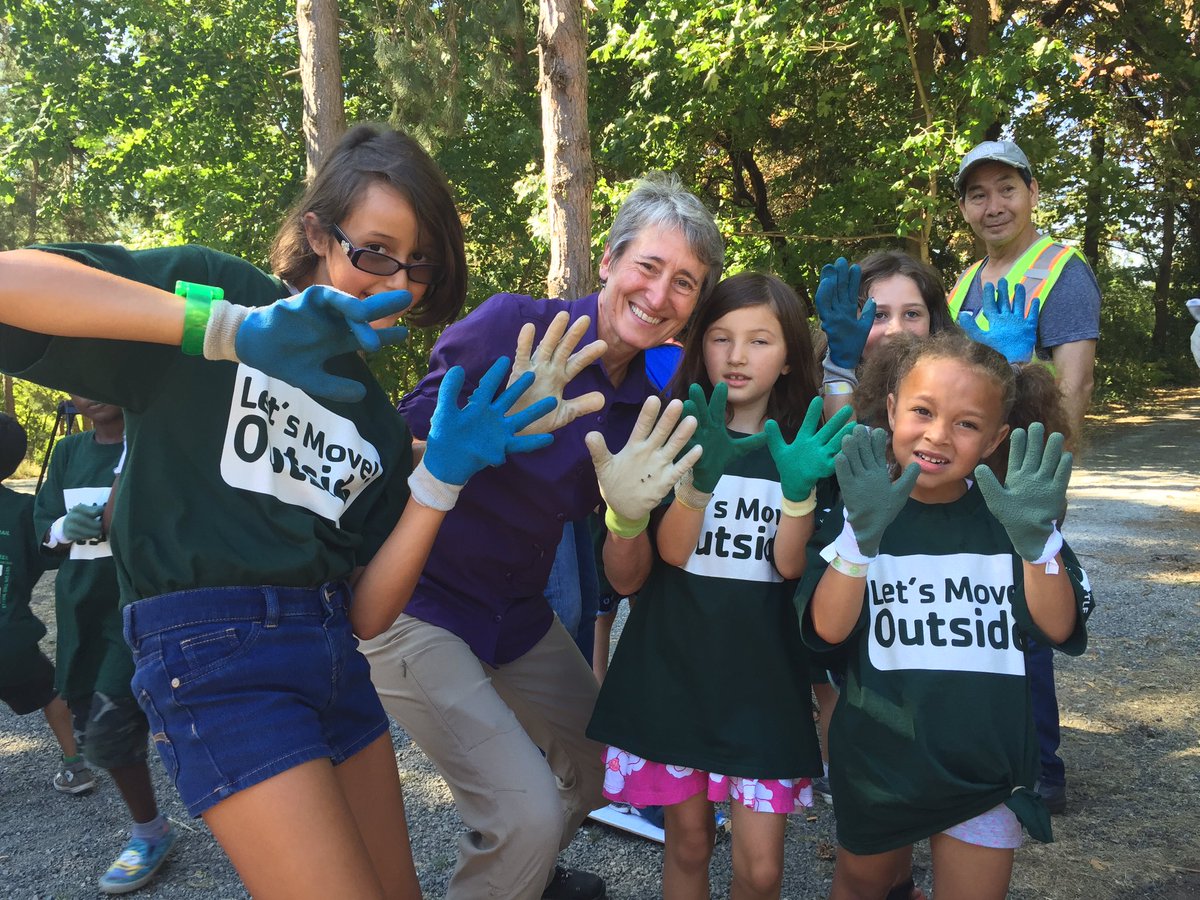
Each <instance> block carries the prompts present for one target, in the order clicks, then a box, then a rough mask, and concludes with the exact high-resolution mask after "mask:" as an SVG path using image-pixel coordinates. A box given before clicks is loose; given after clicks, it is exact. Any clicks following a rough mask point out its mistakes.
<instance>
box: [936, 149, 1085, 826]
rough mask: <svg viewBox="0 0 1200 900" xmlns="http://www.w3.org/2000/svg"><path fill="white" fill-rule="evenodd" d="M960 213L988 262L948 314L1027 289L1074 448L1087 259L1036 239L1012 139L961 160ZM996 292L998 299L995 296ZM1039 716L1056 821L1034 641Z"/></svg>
mask: <svg viewBox="0 0 1200 900" xmlns="http://www.w3.org/2000/svg"><path fill="white" fill-rule="evenodd" d="M955 187H956V188H957V189H958V208H959V209H960V210H961V211H962V214H963V218H964V219H966V221H967V224H968V225H970V226H971V230H972V231H974V232H975V234H976V235H977V236H978V237H979V239H980V240H982V241H983V243H984V246H985V247H986V248H987V256H985V257H984V258H983V259H981V260H979V261H978V262H976V263H974V264H972V265H971V266H970V267H969V268H968V269H967V270H966V271H965V272H964V273H963V274H962V275H961V276H959V279H958V283H957V284H955V286H954V290H952V291H951V292H950V314H951V315H952V316H954V317H955V319H957V318H958V314H959V312H960V311H966V312H970V313H976V312H978V310H979V309H980V306H981V305H982V302H983V286H984V285H991V284H994V283H996V282H998V281H999V280H1000V279H1001V278H1003V279H1005V280H1006V281H1007V282H1008V286H1009V290H1010V291H1012V292H1013V293H1014V294H1015V293H1016V286H1017V285H1018V284H1021V285H1024V289H1025V297H1026V316H1029V313H1030V310H1031V309H1032V307H1033V305H1034V300H1035V299H1036V300H1038V301H1039V302H1040V304H1041V306H1040V314H1039V317H1038V321H1037V341H1036V347H1035V350H1034V353H1035V355H1036V356H1037V357H1038V358H1040V359H1046V360H1049V361H1050V363H1051V365H1053V367H1054V370H1055V374H1056V377H1057V379H1058V384H1059V388H1060V390H1061V392H1062V397H1063V402H1064V405H1065V407H1066V412H1067V414H1068V415H1069V416H1070V422H1071V429H1072V432H1073V434H1074V441H1078V436H1079V434H1080V430H1081V428H1082V426H1083V415H1084V413H1085V412H1086V411H1087V407H1088V403H1089V402H1090V401H1091V399H1092V371H1093V369H1094V367H1095V363H1096V341H1097V340H1098V339H1099V337H1100V288H1099V286H1098V285H1097V284H1096V276H1095V275H1093V274H1092V270H1091V269H1090V268H1089V267H1088V264H1087V262H1086V261H1085V260H1084V258H1083V255H1082V254H1081V253H1080V252H1079V251H1078V250H1076V249H1075V248H1073V247H1068V246H1066V245H1065V244H1061V243H1058V242H1057V241H1055V240H1054V239H1053V238H1050V237H1046V236H1044V235H1042V234H1039V233H1038V230H1037V229H1036V228H1034V226H1033V218H1032V215H1033V209H1034V207H1035V206H1037V201H1038V184H1037V181H1036V180H1035V179H1034V177H1033V170H1032V168H1031V167H1030V165H1029V159H1028V158H1027V157H1026V156H1025V153H1024V152H1023V151H1022V150H1021V148H1020V147H1018V146H1017V145H1016V144H1015V143H1013V142H1012V141H984V142H983V143H982V144H979V145H977V146H975V147H974V148H972V149H971V151H970V152H969V153H968V154H967V155H966V156H964V157H963V160H962V163H961V164H960V165H959V167H958V176H957V178H956V179H955ZM997 293H1000V292H999V291H998V292H997ZM1026 671H1027V673H1028V675H1029V680H1030V693H1031V699H1032V701H1033V718H1034V723H1035V725H1036V726H1037V734H1038V744H1039V748H1040V751H1041V760H1042V776H1041V780H1040V781H1039V782H1038V791H1039V792H1040V793H1041V795H1042V797H1043V799H1044V800H1045V801H1046V805H1047V806H1048V807H1049V808H1050V811H1051V812H1053V813H1061V812H1064V811H1065V810H1066V806H1067V787H1066V784H1067V781H1066V769H1065V767H1064V766H1063V761H1062V758H1061V757H1059V755H1058V747H1059V740H1060V736H1059V723H1058V697H1057V696H1056V695H1055V692H1054V657H1053V655H1052V653H1051V650H1050V648H1049V647H1046V646H1044V645H1041V644H1036V643H1033V642H1031V643H1030V647H1029V651H1028V653H1027V655H1026Z"/></svg>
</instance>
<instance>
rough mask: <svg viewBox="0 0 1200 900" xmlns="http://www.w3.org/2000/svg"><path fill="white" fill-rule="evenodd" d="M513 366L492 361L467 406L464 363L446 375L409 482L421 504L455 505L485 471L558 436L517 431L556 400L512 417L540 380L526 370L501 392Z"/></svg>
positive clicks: (504, 360)
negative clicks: (462, 396)
mask: <svg viewBox="0 0 1200 900" xmlns="http://www.w3.org/2000/svg"><path fill="white" fill-rule="evenodd" d="M508 367H509V359H508V358H507V357H504V356H502V357H500V358H499V359H498V360H496V361H495V362H494V363H492V367H491V368H490V369H488V370H487V372H486V373H484V376H483V377H482V378H481V379H479V387H477V388H475V390H474V391H472V393H471V396H470V397H469V398H468V399H467V405H466V406H464V407H462V408H459V405H458V395H459V392H461V391H462V386H463V381H464V380H465V378H466V374H465V373H464V372H463V369H462V366H454V367H453V368H451V369H450V370H449V371H448V372H446V374H445V375H444V376H443V377H442V383H441V385H440V386H439V387H438V400H437V406H436V407H434V410H433V419H432V421H431V422H430V424H429V438H428V441H427V443H426V445H425V455H424V456H423V457H422V459H421V463H420V465H418V467H417V468H416V469H415V470H414V471H413V474H412V476H410V478H409V482H408V483H409V487H410V488H411V489H412V491H413V496H414V497H415V498H416V499H417V501H418V502H420V503H422V504H424V505H425V506H430V507H433V508H434V509H450V508H451V507H452V506H453V505H454V501H455V499H457V496H458V491H459V489H460V488H461V487H462V486H463V485H464V484H466V483H467V479H468V478H470V477H471V476H472V475H474V474H475V473H476V472H478V471H479V470H480V469H483V468H486V467H487V466H498V465H500V464H501V463H503V462H504V460H505V457H506V456H508V455H510V454H513V453H528V452H530V451H531V450H537V449H539V448H540V447H545V446H547V445H549V444H550V443H551V442H552V441H553V440H554V436H553V435H551V434H528V435H518V434H517V432H519V431H521V429H523V428H525V427H526V426H528V425H529V424H530V423H531V422H535V421H537V420H538V419H540V418H541V417H542V416H544V415H546V414H547V413H549V412H551V411H552V410H553V409H554V405H555V400H554V398H552V397H543V398H542V399H541V400H539V401H537V402H536V403H534V404H532V405H531V406H527V407H526V408H525V409H523V410H521V411H520V412H516V413H513V414H512V415H506V413H507V412H508V411H509V409H511V408H512V406H513V405H514V404H515V403H516V402H517V400H518V399H519V398H520V396H521V395H522V394H523V393H525V391H526V390H528V388H529V386H530V385H531V384H533V379H534V376H533V373H532V372H526V373H525V374H524V375H522V376H521V377H520V378H518V379H517V380H516V381H515V382H513V383H512V384H511V385H510V386H509V387H507V388H505V389H504V390H503V391H501V392H500V393H499V395H497V391H499V390H500V387H501V385H503V384H504V380H505V377H506V376H507V375H508ZM422 469H423V470H425V471H424V472H422V471H421V470H422ZM427 476H432V478H429V477H427ZM447 503H448V504H449V505H448V506H447V505H446V504H447Z"/></svg>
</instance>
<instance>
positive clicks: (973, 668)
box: [797, 486, 1092, 854]
mask: <svg viewBox="0 0 1200 900" xmlns="http://www.w3.org/2000/svg"><path fill="white" fill-rule="evenodd" d="M843 521H844V520H843V517H842V513H841V507H840V506H839V507H838V508H836V509H835V510H834V511H833V513H831V515H830V516H829V517H828V519H827V520H826V523H825V525H824V526H823V527H822V529H821V533H820V534H819V535H818V536H817V537H816V538H814V543H820V544H822V545H826V544H829V543H831V542H832V541H833V539H834V538H835V537H836V536H837V534H838V532H840V531H841V529H842V524H843ZM1062 555H1063V560H1064V562H1065V563H1066V566H1065V568H1066V570H1067V572H1068V573H1069V575H1070V578H1071V583H1072V586H1073V587H1074V590H1075V597H1076V603H1077V608H1078V611H1079V617H1078V622H1077V624H1076V627H1075V631H1074V633H1073V634H1072V635H1071V636H1070V637H1069V638H1068V639H1067V640H1066V641H1064V642H1063V643H1062V644H1061V645H1059V649H1060V650H1063V651H1064V652H1066V653H1069V654H1072V655H1077V654H1079V653H1082V652H1083V650H1084V649H1085V647H1086V646H1087V632H1086V628H1085V622H1086V619H1087V616H1088V615H1089V614H1090V613H1091V610H1092V594H1091V589H1090V587H1089V585H1088V581H1087V576H1086V575H1085V574H1084V572H1083V570H1082V569H1081V568H1080V566H1079V561H1078V560H1077V559H1076V558H1075V555H1074V554H1073V553H1072V552H1071V550H1070V548H1068V547H1065V546H1064V548H1063V553H1062ZM825 567H826V565H825V562H824V560H821V559H820V558H819V557H818V558H816V559H815V560H814V559H813V558H812V557H811V556H810V563H809V566H808V569H807V571H806V572H805V575H804V578H803V580H802V582H801V585H800V589H799V591H798V592H797V603H798V607H799V610H800V613H801V617H802V624H801V630H802V633H803V635H804V640H805V642H806V643H807V644H808V645H809V646H810V647H811V648H812V649H814V650H824V649H827V648H828V647H829V645H828V644H826V643H825V642H824V641H822V640H821V639H820V638H819V637H818V636H817V634H816V632H815V631H814V629H813V626H812V616H811V615H810V614H809V610H808V603H809V600H810V599H811V597H812V593H813V590H814V589H815V587H816V584H817V582H818V581H819V580H820V578H821V575H822V573H823V572H824V571H825ZM1027 635H1032V636H1033V637H1034V638H1036V639H1037V640H1039V641H1044V642H1045V643H1047V644H1051V643H1053V642H1051V641H1049V640H1047V639H1046V638H1045V636H1044V635H1043V634H1042V633H1041V632H1040V631H1039V630H1038V629H1037V627H1036V626H1035V625H1034V624H1033V622H1032V620H1031V619H1030V617H1029V611H1028V609H1027V607H1026V605H1025V594H1024V583H1023V570H1022V565H1021V559H1020V557H1019V556H1017V554H1016V553H1015V552H1014V551H1013V549H1012V543H1011V541H1009V539H1008V535H1007V534H1006V533H1005V531H1004V528H1003V526H1002V525H1000V523H999V522H998V521H996V519H995V517H994V516H992V514H991V513H990V512H989V511H988V509H987V506H986V504H985V503H984V501H983V495H982V494H980V492H979V490H978V488H976V487H974V486H972V487H971V488H970V490H968V491H967V493H966V494H964V495H963V496H962V497H961V498H960V499H958V500H956V501H954V502H953V503H944V504H932V505H931V504H924V503H920V502H918V501H916V500H912V499H910V500H909V501H908V503H907V505H906V506H905V507H904V509H903V510H901V512H900V515H899V516H897V518H896V520H895V521H894V522H893V523H892V524H891V525H890V526H889V527H888V529H887V531H886V532H885V533H884V535H883V540H882V542H881V543H880V547H879V555H878V556H877V557H876V559H875V561H874V562H873V563H871V568H870V571H869V573H868V576H867V587H866V592H865V595H864V597H863V610H862V615H861V617H860V618H859V621H858V624H857V625H856V626H855V629H854V631H853V632H852V633H851V634H850V636H849V637H848V638H847V639H846V641H845V642H844V643H843V644H842V645H841V646H843V647H844V648H845V649H846V683H845V687H844V688H843V691H842V695H841V698H840V699H839V700H838V704H837V708H836V709H835V710H834V714H833V722H832V724H831V726H830V735H829V756H830V780H831V786H832V788H833V793H834V795H835V796H836V797H837V804H836V805H835V806H834V812H835V814H836V816H837V823H838V841H839V843H840V844H841V845H842V846H843V847H845V848H846V849H847V850H849V851H851V852H852V853H858V854H871V853H882V852H885V851H888V850H893V849H895V848H897V847H903V846H906V845H908V844H911V843H913V842H914V841H918V840H921V839H922V838H926V837H929V836H930V835H933V834H937V833H938V832H941V831H944V830H945V829H947V828H949V827H951V826H952V825H957V824H958V823H960V822H964V821H966V820H967V819H970V818H973V817H974V816H977V815H979V814H980V813H983V812H985V811H987V810H989V809H991V808H993V807H995V806H997V805H999V804H1001V803H1004V802H1006V801H1007V800H1008V799H1009V797H1010V795H1011V794H1012V792H1013V790H1014V789H1016V788H1018V787H1026V788H1032V787H1033V785H1034V782H1035V781H1036V780H1037V776H1038V767H1039V763H1038V743H1037V737H1036V735H1035V733H1034V726H1033V715H1032V709H1031V706H1030V701H1029V686H1028V681H1027V679H1026V676H1025V653H1024V646H1025V641H1026V636H1027ZM1014 811H1015V812H1017V814H1018V816H1022V815H1024V812H1023V810H1021V809H1018V808H1016V807H1014ZM1023 821H1026V824H1029V822H1028V820H1026V819H1023Z"/></svg>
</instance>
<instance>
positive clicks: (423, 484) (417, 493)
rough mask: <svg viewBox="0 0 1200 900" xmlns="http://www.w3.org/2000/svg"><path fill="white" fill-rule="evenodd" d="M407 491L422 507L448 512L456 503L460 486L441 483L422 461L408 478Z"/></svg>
mask: <svg viewBox="0 0 1200 900" xmlns="http://www.w3.org/2000/svg"><path fill="white" fill-rule="evenodd" d="M408 490H409V493H410V494H412V498H413V499H414V500H416V501H417V502H418V503H420V504H421V505H422V506H427V507H429V508H430V509H436V510H440V511H441V512H449V511H450V510H452V509H454V504H455V503H456V502H458V494H459V492H460V491H461V490H462V485H461V484H447V483H446V482H444V481H442V480H441V479H440V478H438V477H437V476H436V475H434V474H433V473H432V472H430V471H429V469H428V468H426V466H425V460H424V459H422V460H421V461H420V462H419V463H417V467H416V468H415V469H413V470H412V474H411V475H409V476H408Z"/></svg>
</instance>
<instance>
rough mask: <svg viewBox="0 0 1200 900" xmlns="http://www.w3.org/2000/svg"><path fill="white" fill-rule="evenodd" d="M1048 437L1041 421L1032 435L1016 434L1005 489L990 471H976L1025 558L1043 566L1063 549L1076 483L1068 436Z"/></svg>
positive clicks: (984, 468) (1019, 431) (994, 510)
mask: <svg viewBox="0 0 1200 900" xmlns="http://www.w3.org/2000/svg"><path fill="white" fill-rule="evenodd" d="M1045 434H1046V426H1045V425H1043V424H1042V423H1041V422H1034V423H1033V424H1032V425H1030V426H1029V433H1028V434H1026V433H1025V430H1024V429H1022V428H1018V429H1016V430H1015V431H1013V433H1012V437H1011V438H1010V440H1009V447H1008V477H1007V478H1005V479H1004V486H1003V487H1001V486H1000V482H999V481H998V480H997V479H996V475H995V474H994V473H993V472H992V470H991V469H989V468H988V467H987V466H984V465H980V466H976V468H975V480H976V482H977V483H978V484H979V490H980V492H981V493H982V494H983V499H984V501H985V502H986V503H987V507H988V509H990V510H991V511H992V515H994V516H995V517H996V519H997V521H999V522H1000V524H1001V525H1003V526H1004V530H1005V531H1007V532H1008V537H1009V540H1011V541H1012V543H1013V548H1014V549H1015V550H1016V551H1017V553H1018V554H1020V557H1021V559H1023V560H1026V561H1027V562H1031V563H1037V564H1039V565H1040V564H1043V563H1047V562H1049V561H1050V560H1052V559H1054V557H1055V556H1056V555H1057V554H1058V551H1059V550H1060V549H1062V535H1061V534H1059V531H1058V528H1057V522H1058V518H1059V517H1060V516H1061V515H1062V513H1063V510H1064V509H1066V507H1067V482H1069V481H1070V480H1071V458H1072V457H1071V454H1070V453H1066V452H1064V451H1063V436H1062V435H1061V434H1059V433H1058V432H1055V433H1054V434H1052V435H1050V437H1049V438H1048V439H1045ZM1044 439H1045V440H1044ZM1043 442H1044V445H1045V446H1044V449H1043Z"/></svg>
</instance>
